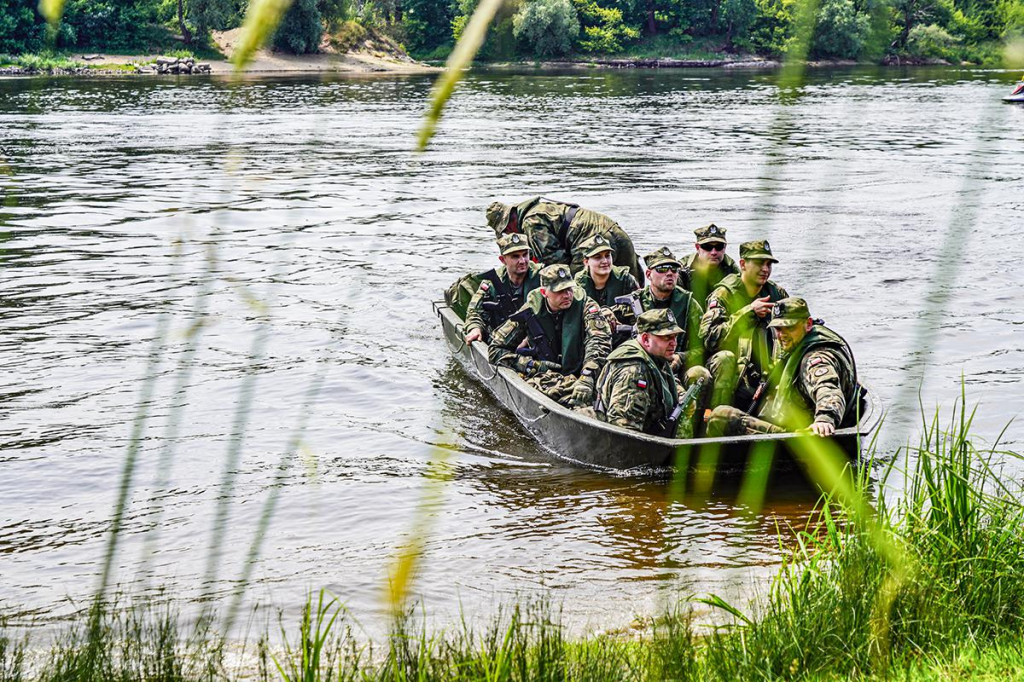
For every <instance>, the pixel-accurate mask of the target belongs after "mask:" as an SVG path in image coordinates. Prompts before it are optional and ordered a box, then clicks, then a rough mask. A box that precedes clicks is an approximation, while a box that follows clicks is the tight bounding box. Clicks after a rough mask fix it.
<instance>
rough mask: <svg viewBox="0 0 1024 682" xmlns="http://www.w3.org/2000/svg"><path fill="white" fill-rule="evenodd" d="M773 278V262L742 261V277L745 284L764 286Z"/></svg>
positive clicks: (756, 259)
mask: <svg viewBox="0 0 1024 682" xmlns="http://www.w3.org/2000/svg"><path fill="white" fill-rule="evenodd" d="M771 276H772V262H771V261H770V260H768V259H767V258H751V259H749V260H740V277H741V278H742V279H743V281H744V282H748V283H751V284H757V285H758V286H764V283H765V282H767V281H768V278H769V277H771Z"/></svg>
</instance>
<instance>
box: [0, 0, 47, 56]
mask: <svg viewBox="0 0 1024 682" xmlns="http://www.w3.org/2000/svg"><path fill="white" fill-rule="evenodd" d="M38 5H39V3H38V1H37V0H0V53H7V54H21V53H22V52H38V51H40V50H42V49H43V47H45V45H46V21H45V20H44V19H43V17H42V15H40V14H39V10H38V9H37V7H38Z"/></svg>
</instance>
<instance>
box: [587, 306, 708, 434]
mask: <svg viewBox="0 0 1024 682" xmlns="http://www.w3.org/2000/svg"><path fill="white" fill-rule="evenodd" d="M636 331H637V335H636V337H634V338H632V339H630V340H629V341H626V342H625V343H624V344H622V345H621V346H619V347H618V348H616V349H615V350H614V351H612V353H611V355H609V356H608V361H607V363H606V364H605V367H604V369H603V370H602V371H601V376H600V378H599V379H598V380H597V401H596V403H595V404H594V411H595V412H596V413H597V416H598V418H599V419H602V420H604V421H606V422H608V423H610V424H614V425H616V426H621V427H623V428H626V429H631V430H633V431H642V432H644V433H649V434H651V435H655V436H663V437H666V438H692V437H693V436H694V435H695V430H696V428H697V426H698V423H699V421H698V419H699V417H698V415H700V414H702V413H703V410H700V409H699V408H700V406H701V402H702V398H703V396H704V395H706V394H707V392H708V391H707V388H706V387H707V385H708V384H709V383H710V375H709V374H708V372H707V370H706V369H704V368H703V367H700V368H697V369H700V370H702V373H700V374H699V375H698V374H693V373H692V372H688V373H687V379H686V382H685V384H686V387H687V388H690V387H691V386H692V387H693V388H692V390H690V391H686V390H684V389H683V388H681V387H680V385H679V381H678V379H677V378H676V375H675V373H674V372H673V371H672V364H671V363H672V359H673V357H675V351H676V342H677V340H678V339H679V338H680V337H682V336H684V335H685V332H684V331H683V329H682V328H681V327H680V326H679V325H678V324H677V323H676V318H675V316H674V315H673V314H672V311H671V310H670V309H668V308H660V309H656V310H648V311H647V312H645V313H643V314H641V315H640V317H638V318H637V320H636ZM698 380H699V381H700V383H697V381H698ZM677 408H678V409H677Z"/></svg>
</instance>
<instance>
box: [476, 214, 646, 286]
mask: <svg viewBox="0 0 1024 682" xmlns="http://www.w3.org/2000/svg"><path fill="white" fill-rule="evenodd" d="M487 224H488V225H490V226H491V229H493V230H494V234H495V236H496V237H500V236H501V235H502V234H504V233H506V232H519V233H521V234H525V235H526V238H527V239H528V240H529V242H530V249H531V251H532V252H533V257H534V258H535V259H536V260H538V261H540V262H541V263H546V264H548V265H553V264H555V263H564V264H566V265H569V266H570V267H571V269H572V272H574V273H575V272H579V271H580V270H582V269H583V250H582V245H583V242H585V241H586V240H587V239H589V238H590V237H593V236H594V235H597V234H601V235H604V236H605V238H607V239H608V241H609V243H611V245H612V253H613V254H614V255H613V258H612V262H613V263H614V264H615V265H624V266H626V267H628V268H629V271H630V273H631V274H632V275H633V277H635V278H636V280H637V282H640V283H641V284H642V283H643V281H644V273H643V270H641V269H640V262H639V261H638V260H637V257H636V250H635V249H634V248H633V240H632V239H630V238H629V235H628V234H626V231H625V230H623V229H622V228H621V227H619V224H618V223H617V222H615V221H614V220H612V219H611V218H609V217H608V216H606V215H604V214H602V213H598V212H597V211H591V210H590V209H586V208H581V207H579V206H577V205H576V204H567V203H563V202H560V201H552V200H550V199H543V198H541V197H534V198H532V199H528V200H526V201H524V202H522V203H520V204H517V205H515V206H510V205H508V204H503V203H501V202H500V201H495V202H494V203H492V204H491V205H490V206H488V207H487Z"/></svg>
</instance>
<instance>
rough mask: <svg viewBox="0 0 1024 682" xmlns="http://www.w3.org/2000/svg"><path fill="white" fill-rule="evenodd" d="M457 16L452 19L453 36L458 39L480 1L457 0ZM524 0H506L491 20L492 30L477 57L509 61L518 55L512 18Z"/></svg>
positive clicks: (485, 59)
mask: <svg viewBox="0 0 1024 682" xmlns="http://www.w3.org/2000/svg"><path fill="white" fill-rule="evenodd" d="M456 4H457V7H456V12H457V14H456V15H455V18H454V19H452V36H453V37H454V39H455V40H456V41H458V40H459V38H461V37H462V33H463V31H464V30H465V28H466V26H467V25H468V24H469V18H470V17H471V16H472V15H473V12H474V10H476V8H477V5H478V4H479V2H478V1H477V0H456ZM522 4H523V0H506V1H505V2H504V3H503V4H502V6H501V8H499V10H498V12H497V13H496V14H495V15H494V19H493V20H492V21H491V26H490V30H489V31H488V32H487V36H486V38H485V39H484V43H483V45H481V47H480V49H479V51H478V52H477V54H476V58H477V59H480V60H483V61H508V60H510V59H514V58H515V56H516V38H515V34H514V33H513V32H512V31H513V24H512V18H513V17H514V16H515V14H516V13H517V12H518V11H519V9H520V8H521V7H522Z"/></svg>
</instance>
